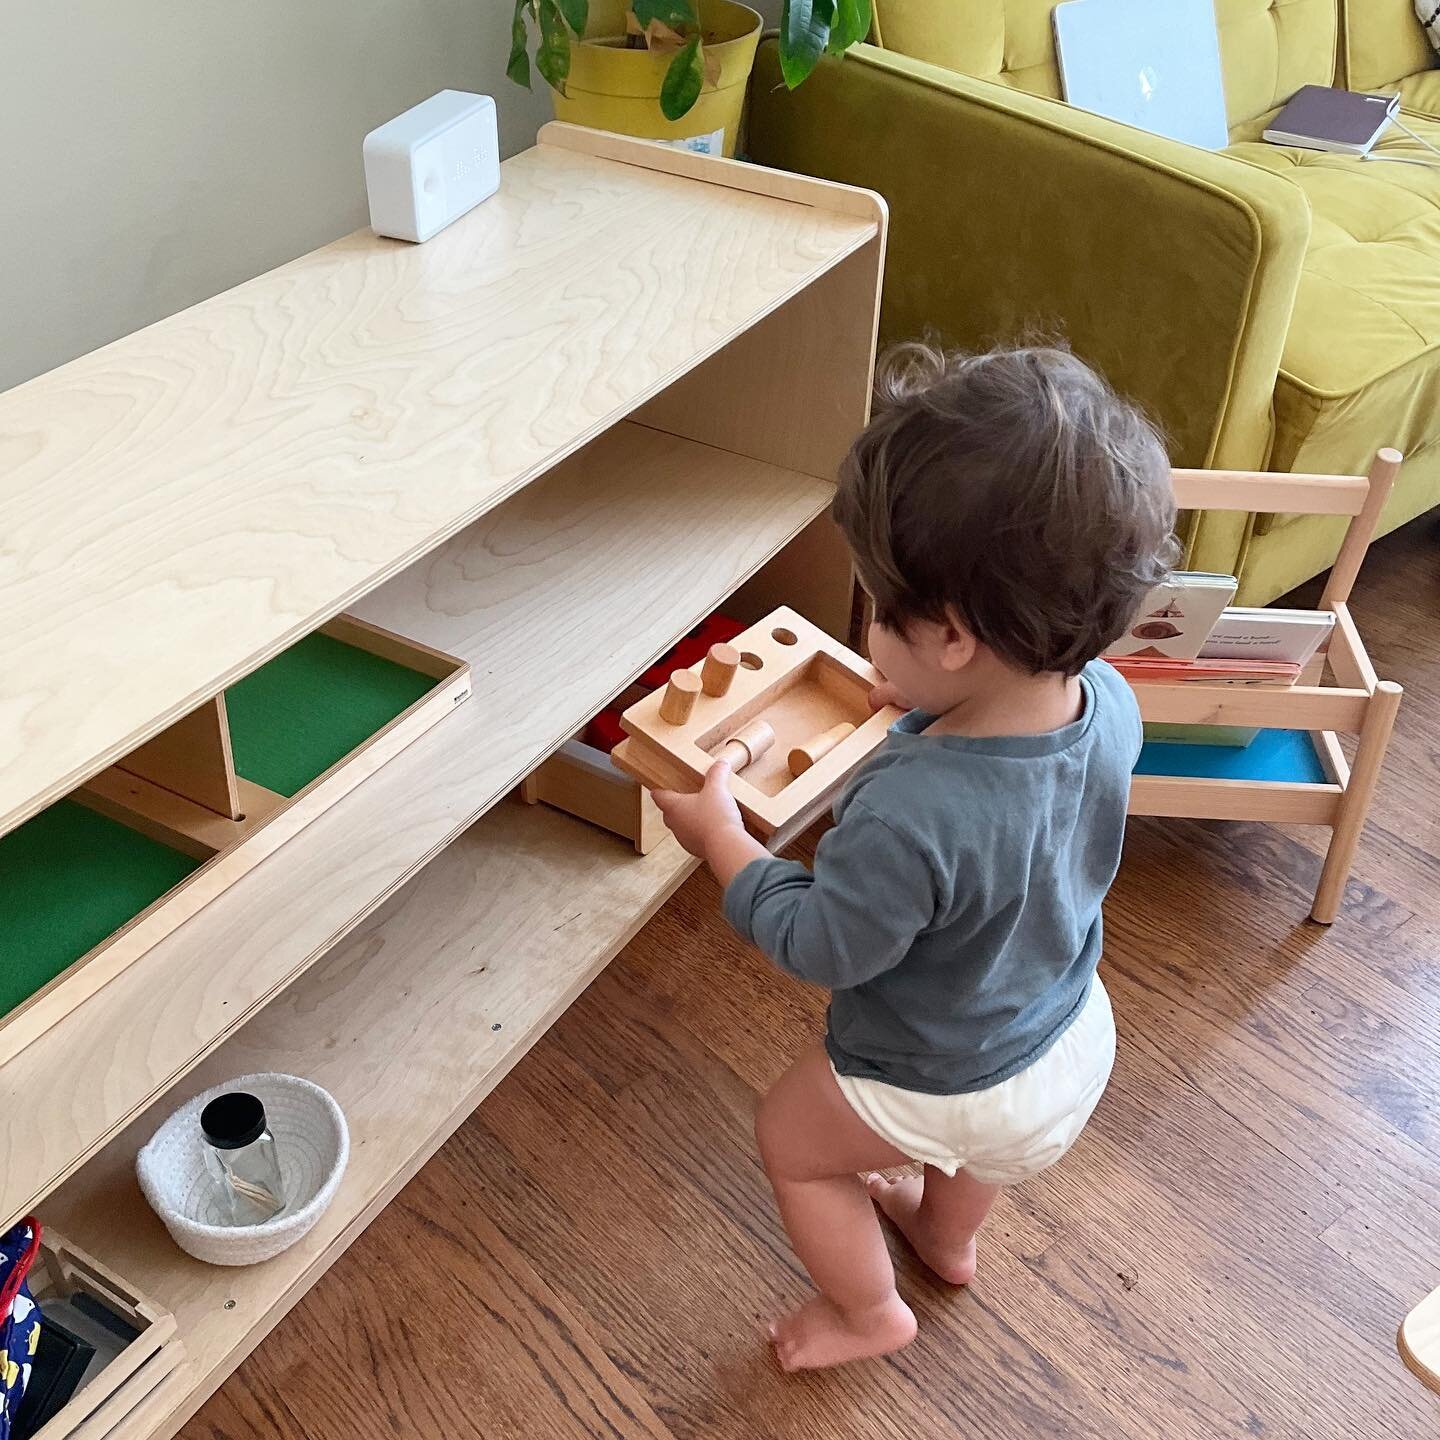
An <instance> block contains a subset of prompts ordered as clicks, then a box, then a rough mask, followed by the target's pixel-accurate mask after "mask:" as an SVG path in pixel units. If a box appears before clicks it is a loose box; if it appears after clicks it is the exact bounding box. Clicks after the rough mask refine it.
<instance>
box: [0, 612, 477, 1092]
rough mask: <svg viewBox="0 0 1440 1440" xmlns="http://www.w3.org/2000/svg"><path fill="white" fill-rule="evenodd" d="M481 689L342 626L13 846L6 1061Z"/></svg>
mask: <svg viewBox="0 0 1440 1440" xmlns="http://www.w3.org/2000/svg"><path fill="white" fill-rule="evenodd" d="M469 693H470V679H469V667H468V666H467V665H465V664H464V663H463V662H462V661H459V660H456V659H454V658H453V657H451V656H448V655H443V654H441V653H440V652H438V651H435V650H431V649H429V648H428V647H427V646H424V645H420V644H417V643H415V642H413V641H410V640H407V639H405V638H404V637H402V636H399V635H394V634H391V633H390V632H389V631H386V630H381V629H379V628H378V627H376V626H373V625H369V624H367V623H365V622H363V621H358V620H354V619H351V618H348V617H343V616H342V617H340V618H339V619H337V620H334V621H331V622H330V623H329V624H327V625H325V626H323V627H322V628H321V629H320V630H319V631H317V632H316V633H315V634H313V635H309V636H306V637H305V638H304V639H303V640H301V641H299V642H298V643H297V644H296V645H294V646H292V647H291V648H290V649H289V650H286V651H283V652H282V653H281V654H280V655H278V656H276V657H275V658H274V659H273V660H271V661H269V662H268V663H267V664H265V665H262V666H261V667H260V668H259V669H258V670H257V671H255V672H254V673H253V674H251V675H248V676H246V677H245V679H243V680H241V681H239V682H238V683H237V684H235V685H233V686H232V687H231V688H230V689H229V690H228V691H227V692H226V693H225V694H224V695H221V696H218V697H216V699H215V700H212V701H209V702H207V703H206V704H205V705H202V706H201V707H199V709H197V710H195V711H194V712H192V713H191V714H190V715H188V716H186V717H185V719H183V720H182V721H180V722H179V723H178V724H176V725H173V726H172V727H171V728H170V729H169V730H166V731H163V732H162V733H161V734H160V735H158V736H156V737H155V738H154V739H153V740H151V741H149V742H147V744H145V745H144V746H142V747H141V748H140V749H139V750H137V751H136V752H134V753H133V754H132V755H130V756H127V757H126V758H125V760H123V761H121V762H120V763H119V764H118V765H115V766H113V767H111V768H110V769H109V770H106V771H104V772H102V773H101V774H99V775H97V776H96V777H95V778H94V779H93V780H91V781H89V782H87V783H86V784H85V785H83V786H81V787H80V789H78V790H76V791H74V792H73V793H72V794H71V795H69V796H68V797H67V798H66V799H65V800H62V801H60V802H59V803H58V804H56V805H53V806H51V807H50V808H49V809H48V810H45V811H42V812H41V813H40V814H39V815H37V816H35V817H34V818H33V819H31V820H28V821H26V822H25V824H23V825H21V826H20V827H19V828H18V829H16V830H14V831H12V832H11V833H10V834H8V835H5V836H3V837H0V1063H3V1062H4V1061H6V1060H9V1059H10V1058H11V1057H13V1056H14V1055H15V1054H17V1053H18V1052H19V1051H20V1050H22V1049H23V1048H24V1047H25V1046H26V1045H28V1044H29V1043H30V1042H31V1041H32V1040H34V1039H35V1038H36V1037H37V1036H39V1035H42V1034H43V1033H44V1032H45V1031H46V1030H47V1029H48V1028H49V1027H50V1026H52V1025H54V1024H55V1023H56V1022H57V1021H59V1020H60V1019H62V1018H63V1017H64V1016H65V1015H67V1014H68V1013H70V1012H71V1011H72V1010H73V1009H74V1008H75V1007H76V1006H77V1005H79V1004H81V1003H83V1002H84V1001H85V1000H86V999H88V998H89V997H90V996H91V995H93V994H94V993H95V992H96V991H97V990H98V989H99V988H100V987H101V986H103V985H105V984H106V983H108V982H109V981H110V980H112V979H113V978H114V977H115V976H116V975H118V974H120V973H121V972H122V971H123V970H124V969H125V968H126V967H127V966H129V965H131V964H133V963H134V962H135V961H136V960H138V959H139V958H140V957H141V956H143V955H144V954H145V953H146V952H147V951H148V950H150V949H151V948H152V947H153V946H154V945H156V944H157V943H159V942H160V941H161V940H163V939H164V938H165V937H166V936H167V935H169V934H170V933H171V932H172V931H173V930H174V929H175V928H176V927H177V926H179V925H180V924H182V923H183V922H184V921H185V920H186V919H188V918H189V917H190V916H192V915H194V914H195V913H196V912H197V911H199V910H200V909H202V908H203V907H204V906H205V905H207V904H209V903H210V902H211V901H212V900H214V899H215V898H216V896H218V895H219V894H220V893H221V892H223V891H224V890H225V889H226V888H228V887H229V886H231V885H233V884H234V883H235V882H236V881H237V880H239V879H240V878H241V877H242V876H243V875H245V874H246V873H247V872H248V871H250V870H252V869H254V867H255V866H256V865H258V864H259V863H260V861H262V860H263V859H264V858H265V857H266V856H267V855H271V854H273V853H274V852H275V851H276V850H277V849H278V848H279V847H280V846H281V845H283V844H284V843H285V842H286V841H287V840H288V839H290V838H291V837H292V836H294V835H295V834H297V833H298V832H299V831H300V830H302V829H303V828H304V827H305V826H306V825H308V824H309V823H310V821H311V820H313V819H314V818H315V817H316V816H317V815H319V814H321V813H323V811H325V810H326V809H327V808H328V807H329V806H331V805H334V804H335V803H336V802H337V801H338V800H340V799H341V798H342V797H343V796H345V795H346V794H347V793H349V792H350V791H351V790H352V789H354V788H355V786H356V785H357V784H359V783H360V782H361V781H362V780H364V779H365V777H366V776H368V775H371V774H373V773H374V772H375V771H376V770H377V769H379V767H380V766H381V765H383V764H384V763H385V762H386V761H387V760H389V759H390V758H391V757H392V756H393V755H395V754H397V753H398V752H399V751H400V750H401V749H403V748H404V747H405V746H406V745H408V744H409V743H410V742H411V741H412V740H414V739H415V738H416V737H417V736H419V735H421V734H422V733H423V732H424V731H425V730H427V729H429V727H430V726H431V725H433V724H435V723H436V722H437V721H438V720H440V719H442V718H443V717H444V716H445V715H448V714H449V713H450V712H451V711H452V710H453V709H454V708H455V705H456V704H457V703H459V702H460V701H461V700H464V699H465V698H466V697H467V696H468V695H469Z"/></svg>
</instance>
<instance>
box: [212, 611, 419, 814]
mask: <svg viewBox="0 0 1440 1440" xmlns="http://www.w3.org/2000/svg"><path fill="white" fill-rule="evenodd" d="M439 683H440V682H439V681H437V680H434V679H432V678H431V677H430V676H429V675H422V674H420V673H419V672H418V671H416V670H407V669H406V668H405V667H404V666H403V665H397V664H395V662H394V661H392V660H383V659H381V658H380V656H378V655H372V654H371V653H370V652H369V651H368V650H361V649H359V648H358V647H357V646H354V645H346V644H344V643H343V642H342V641H339V640H332V639H331V638H330V637H329V636H328V635H307V636H306V637H305V639H303V640H301V641H300V642H299V643H298V644H296V645H292V646H291V647H290V649H288V650H286V651H284V652H283V653H282V654H280V655H277V656H276V657H275V658H274V659H273V660H271V661H270V662H269V663H268V664H265V665H262V666H261V667H260V668H259V669H258V670H257V671H255V673H254V674H253V675H247V676H246V677H245V679H243V680H241V681H240V682H239V683H238V684H235V685H232V686H231V687H230V688H229V689H228V690H227V691H226V692H225V710H226V713H227V714H228V715H229V717H230V747H231V750H232V752H233V754H234V756H235V773H236V774H237V775H240V776H242V777H243V778H244V779H246V780H250V781H253V782H254V783H255V784H256V785H263V786H264V787H265V788H266V789H267V790H273V791H275V793H276V794H277V795H285V796H287V797H288V796H291V795H295V794H298V793H299V792H300V791H301V790H303V789H304V788H305V787H306V786H307V785H308V784H309V783H310V782H311V781H312V780H314V779H315V778H316V777H317V776H320V775H323V774H324V773H325V772H326V771H327V770H328V769H329V768H330V767H331V766H332V765H333V764H335V762H336V761H337V760H343V759H344V758H345V756H347V755H348V754H349V753H350V752H351V751H352V750H354V749H356V748H357V747H358V746H360V745H363V744H364V743H365V741H366V740H368V739H369V738H370V737H371V736H372V735H373V734H375V732H376V731H377V730H383V729H384V728H385V726H387V725H388V724H389V723H390V722H391V721H392V720H393V719H394V718H395V717H396V716H397V715H401V714H403V713H404V712H405V711H406V710H408V709H409V708H410V707H411V706H412V705H413V704H414V703H415V702H416V701H417V700H418V699H420V697H421V696H422V695H425V694H427V693H428V692H429V691H431V690H433V689H434V688H435V686H436V685H437V684H439Z"/></svg>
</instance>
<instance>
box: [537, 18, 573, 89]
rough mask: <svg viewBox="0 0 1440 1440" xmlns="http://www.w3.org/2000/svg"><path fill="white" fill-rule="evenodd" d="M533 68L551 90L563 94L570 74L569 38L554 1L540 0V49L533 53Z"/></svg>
mask: <svg viewBox="0 0 1440 1440" xmlns="http://www.w3.org/2000/svg"><path fill="white" fill-rule="evenodd" d="M535 68H536V69H537V70H539V72H540V73H541V74H542V75H543V76H544V77H545V79H546V80H547V81H549V83H550V85H551V86H552V88H554V89H556V90H558V91H559V92H560V93H561V94H562V95H563V94H564V93H565V77H566V76H567V75H569V73H570V36H569V33H568V32H567V31H566V29H565V22H564V21H563V20H562V19H561V18H560V7H559V6H558V5H557V4H556V3H555V0H540V48H539V50H537V51H536V52H535Z"/></svg>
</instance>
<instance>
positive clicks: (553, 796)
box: [520, 739, 670, 855]
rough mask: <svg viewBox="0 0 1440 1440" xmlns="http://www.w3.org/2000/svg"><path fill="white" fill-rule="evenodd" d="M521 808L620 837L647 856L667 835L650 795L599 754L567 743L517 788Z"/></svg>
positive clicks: (578, 743) (576, 742) (591, 748)
mask: <svg viewBox="0 0 1440 1440" xmlns="http://www.w3.org/2000/svg"><path fill="white" fill-rule="evenodd" d="M520 798H521V799H522V800H523V801H525V803H526V804H527V805H536V804H544V805H551V806H554V808H555V809H557V810H563V811H564V812H565V813H566V814H567V815H574V816H575V817H576V818H577V819H580V820H588V821H589V822H590V824H592V825H598V826H599V827H600V828H601V829H602V830H609V831H610V832H611V834H613V835H620V836H623V837H624V838H625V839H626V840H628V841H630V843H631V844H632V845H634V847H635V850H636V853H637V854H640V855H648V854H649V853H650V852H651V851H652V850H653V849H654V848H655V847H656V846H657V845H658V844H659V843H660V842H661V841H662V840H663V839H664V838H665V837H666V836H667V835H668V834H669V833H670V832H669V831H668V830H667V829H666V828H665V821H664V819H663V817H662V816H661V814H660V808H659V806H657V805H656V804H655V802H654V801H653V800H652V799H651V798H650V792H649V791H648V790H646V789H645V787H644V786H643V785H641V784H640V782H639V781H638V780H636V779H635V777H634V776H633V775H627V774H626V773H625V772H624V771H623V770H621V769H620V767H619V766H618V765H616V764H615V763H614V761H613V760H611V758H610V757H609V756H608V755H607V754H606V753H605V752H604V751H603V750H597V749H596V748H595V747H594V746H593V745H587V744H585V742H584V741H583V740H579V739H575V740H569V741H567V742H566V743H565V744H564V745H562V746H561V747H560V748H559V749H558V750H557V751H556V752H555V753H554V754H553V755H552V756H550V758H549V759H548V760H546V761H545V762H544V763H543V764H541V765H538V766H537V767H536V768H535V769H534V770H533V771H532V772H531V773H530V774H529V775H527V776H526V777H525V779H524V780H522V781H521V782H520Z"/></svg>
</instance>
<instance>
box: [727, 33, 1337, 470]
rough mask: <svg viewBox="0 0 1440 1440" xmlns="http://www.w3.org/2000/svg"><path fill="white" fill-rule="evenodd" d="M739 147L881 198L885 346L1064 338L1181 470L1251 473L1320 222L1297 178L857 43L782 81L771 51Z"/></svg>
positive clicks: (763, 54)
mask: <svg viewBox="0 0 1440 1440" xmlns="http://www.w3.org/2000/svg"><path fill="white" fill-rule="evenodd" d="M748 149H749V155H750V157H751V158H752V159H754V160H756V161H758V162H760V163H761V164H766V165H774V166H779V167H781V168H784V169H788V170H797V171H803V172H806V173H808V174H813V175H819V176H823V177H825V178H827V179H832V180H840V181H845V182H848V183H850V184H855V185H863V186H867V187H869V188H871V189H874V190H878V191H879V192H880V193H881V194H882V195H884V196H885V198H886V199H887V200H888V201H889V203H890V230H889V240H888V255H887V259H886V265H885V290H884V304H883V309H882V312H881V334H882V340H884V341H887V342H888V341H894V340H898V339H904V338H908V337H913V336H917V335H921V334H925V333H933V334H935V335H937V336H938V337H939V338H940V339H942V340H945V341H947V342H949V343H952V344H960V345H962V346H965V347H971V348H973V347H978V346H984V345H988V344H992V343H996V342H1004V341H1009V340H1014V339H1016V338H1018V337H1021V336H1022V335H1024V334H1025V333H1026V332H1027V331H1028V332H1037V333H1040V334H1042V335H1046V334H1057V335H1060V336H1063V337H1064V338H1065V339H1067V340H1068V341H1069V343H1070V344H1071V345H1072V346H1073V348H1074V349H1075V351H1076V352H1077V353H1078V354H1080V355H1081V356H1083V357H1084V358H1085V359H1087V360H1088V361H1090V362H1091V363H1092V364H1094V365H1096V366H1097V368H1099V369H1100V370H1101V371H1102V372H1103V373H1104V374H1105V375H1106V376H1108V377H1109V379H1110V381H1111V383H1112V384H1114V385H1115V386H1116V388H1117V389H1118V390H1120V391H1121V392H1122V393H1124V394H1126V395H1129V396H1131V397H1132V398H1133V399H1135V400H1137V401H1138V402H1139V403H1140V404H1142V405H1143V406H1144V407H1145V408H1146V409H1147V410H1148V411H1149V413H1150V414H1151V415H1152V416H1153V417H1154V418H1155V419H1156V420H1157V421H1158V423H1159V424H1160V425H1161V427H1162V428H1163V430H1164V431H1165V433H1166V435H1167V438H1168V440H1169V443H1170V447H1171V453H1172V458H1173V460H1174V463H1175V464H1177V465H1190V466H1207V465H1208V466H1215V467H1218V468H1226V469H1257V468H1261V467H1262V466H1263V464H1264V462H1265V459H1266V455H1267V452H1268V450H1269V444H1270V434H1271V401H1272V397H1273V394H1274V389H1275V380H1276V374H1277V371H1278V369H1279V364H1280V353H1281V348H1282V346H1283V344H1284V340H1285V333H1286V330H1287V328H1288V326H1289V322H1290V313H1291V308H1292V305H1293V303H1294V298H1295V289H1296V285H1297V283H1298V280H1299V274H1300V264H1301V259H1302V257H1303V255H1304V251H1305V246H1306V243H1307V241H1308V238H1309V231H1310V211H1309V206H1308V204H1307V202H1306V200H1305V198H1304V196H1303V195H1302V194H1301V192H1300V191H1299V190H1298V189H1297V188H1296V187H1295V186H1293V185H1291V184H1290V183H1289V182H1288V181H1287V180H1285V179H1283V178H1282V177H1280V176H1278V175H1274V174H1271V173H1269V172H1266V171H1262V170H1260V169H1259V168H1257V167H1255V166H1252V165H1249V164H1246V163H1245V162H1244V161H1241V160H1238V159H1236V158H1234V157H1233V156H1229V155H1225V154H1223V153H1213V152H1210V151H1205V150H1197V149H1195V148H1193V147H1191V146H1187V145H1182V144H1179V143H1177V142H1174V141H1170V140H1165V139H1163V138H1161V137H1159V136H1154V135H1149V134H1146V133H1144V132H1142V131H1138V130H1133V129H1131V128H1130V127H1128V126H1124V125H1119V124H1117V123H1115V122H1113V121H1110V120H1106V119H1104V118H1102V117H1100V116H1095V115H1091V114H1088V113H1086V112H1084V111H1080V110H1075V109H1072V108H1070V107H1068V106H1065V105H1062V104H1060V103H1058V102H1055V101H1050V100H1043V99H1039V98H1037V97H1035V96H1031V95H1027V94H1024V93H1022V92H1019V91H1014V90H1011V89H1008V88H1006V87H1004V86H1001V85H996V84H992V83H990V82H987V81H983V80H974V79H971V78H969V77H966V76H962V75H958V74H956V73H954V72H952V71H949V70H944V69H940V68H938V67H936V66H932V65H926V64H924V63H922V62H919V61H915V60H911V59H908V58H906V57H904V56H899V55H895V54H891V53H889V52H887V51H883V50H879V49H877V48H875V47H873V46H869V45H860V46H856V47H855V48H854V49H853V50H851V51H850V52H849V54H848V55H847V56H846V57H845V58H844V59H843V60H833V59H827V60H825V61H822V63H821V64H820V65H819V66H818V67H817V68H816V70H815V72H814V74H812V75H811V77H810V79H809V80H808V81H807V82H806V83H805V85H804V86H803V87H801V88H800V89H799V90H797V91H795V92H794V93H793V94H791V93H787V92H786V91H785V90H784V89H783V86H782V85H781V82H780V75H779V65H778V60H777V54H776V47H775V44H774V42H773V41H771V42H767V43H766V44H764V45H763V46H762V47H761V51H760V54H759V56H758V57H757V61H756V69H755V77H754V81H753V85H752V91H751V112H750V128H749V146H748Z"/></svg>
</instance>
